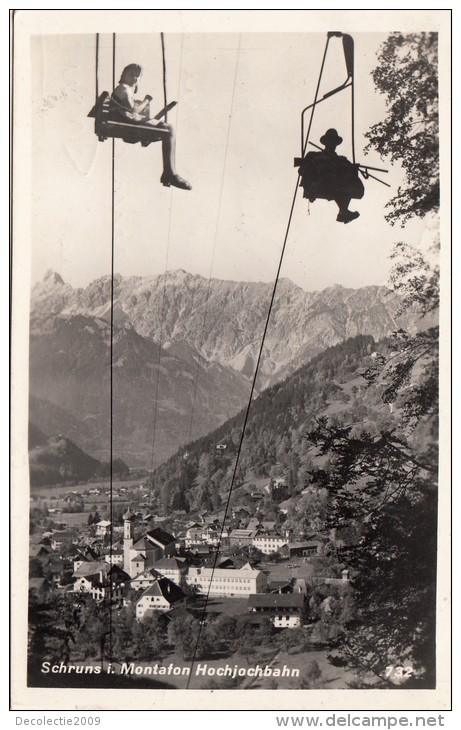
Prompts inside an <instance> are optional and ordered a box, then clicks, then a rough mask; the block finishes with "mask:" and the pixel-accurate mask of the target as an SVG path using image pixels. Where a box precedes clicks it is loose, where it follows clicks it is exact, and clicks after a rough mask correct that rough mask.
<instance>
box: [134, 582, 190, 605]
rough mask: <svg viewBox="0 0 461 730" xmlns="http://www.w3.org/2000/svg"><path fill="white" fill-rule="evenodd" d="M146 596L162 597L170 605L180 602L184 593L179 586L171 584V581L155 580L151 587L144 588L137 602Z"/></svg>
mask: <svg viewBox="0 0 461 730" xmlns="http://www.w3.org/2000/svg"><path fill="white" fill-rule="evenodd" d="M146 596H159V597H163V598H165V599H166V600H167V601H168V603H170V604H172V603H175V602H176V601H181V600H182V599H183V598H184V593H183V591H182V590H181V589H180V588H179V586H177V585H176V584H175V583H173V581H171V580H168V578H157V580H156V581H155V582H154V583H152V585H151V586H149V587H148V588H146V590H145V591H144V593H143V594H142V596H141V598H140V599H139V600H140V601H142V599H143V598H144V597H146Z"/></svg>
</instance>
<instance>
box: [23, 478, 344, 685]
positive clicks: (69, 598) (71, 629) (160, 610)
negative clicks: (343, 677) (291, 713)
mask: <svg viewBox="0 0 461 730" xmlns="http://www.w3.org/2000/svg"><path fill="white" fill-rule="evenodd" d="M283 482H284V480H283V479H266V480H258V485H257V486H256V485H255V484H254V483H253V484H252V485H251V487H250V488H249V489H250V491H247V492H245V496H246V499H245V500H243V501H245V502H246V504H238V505H237V506H234V507H233V508H232V509H230V510H229V511H228V514H227V515H226V514H225V510H224V508H221V509H220V510H217V511H213V510H209V511H208V510H202V511H200V512H196V513H186V512H185V510H176V511H174V512H173V513H172V514H171V516H169V517H168V518H166V517H161V516H159V515H158V514H157V513H156V509H155V506H156V500H155V498H153V499H151V494H150V490H149V487H148V486H146V485H145V484H144V483H141V484H139V482H137V483H131V485H130V486H129V487H128V488H127V487H126V486H123V483H118V484H117V485H115V486H114V488H113V494H112V520H111V519H109V517H110V511H109V504H110V496H111V495H110V490H109V489H108V488H107V487H108V485H107V484H100V485H97V484H96V485H95V484H93V485H91V486H87V487H86V488H84V487H83V485H80V486H78V487H77V488H73V489H67V490H64V488H62V489H61V490H59V489H58V494H57V493H56V489H57V488H56V487H55V489H54V491H53V490H49V492H48V494H51V495H54V499H51V500H50V499H48V500H47V501H46V503H45V502H44V498H43V489H42V490H39V491H40V493H39V494H38V495H37V494H36V495H35V497H34V499H33V500H32V502H31V504H32V511H31V514H32V525H31V529H32V534H31V541H30V566H31V568H30V576H31V577H30V579H29V590H30V594H31V599H32V602H33V600H34V599H35V600H36V601H37V602H40V601H44V602H45V603H48V602H50V601H51V602H52V600H53V596H54V597H59V598H60V600H64V602H66V603H67V604H68V605H69V606H71V607H73V611H74V615H75V616H77V615H78V616H80V615H81V614H83V613H85V612H87V611H88V610H91V611H96V612H97V611H98V607H99V608H100V610H101V611H102V612H104V611H105V610H107V609H108V610H109V611H112V612H115V615H116V621H122V620H125V621H129V622H131V624H132V629H133V626H134V625H135V624H137V625H138V626H139V627H140V630H141V634H142V631H143V630H145V632H146V637H147V636H148V634H149V628H148V627H149V625H150V624H152V623H154V624H155V626H156V630H157V632H158V633H159V634H160V635H163V637H164V645H163V646H161V651H160V652H159V654H157V653H156V651H155V649H156V648H157V649H158V648H159V644H160V645H162V643H163V642H162V640H160V642H159V641H158V636H157V640H156V642H154V645H153V647H152V651H151V652H150V653H149V651H146V647H148V645H149V640H148V639H146V647H144V651H143V652H141V653H140V655H139V656H142V658H143V662H144V663H146V662H147V664H149V665H151V664H152V663H153V662H156V661H158V660H159V655H160V657H165V656H167V655H168V649H170V651H171V652H175V656H179V657H180V658H179V659H177V661H179V662H180V663H182V665H183V666H187V664H188V662H189V664H190V662H191V660H192V658H193V656H194V651H193V650H194V647H193V646H191V645H190V644H191V643H192V644H193V642H194V641H195V642H197V641H198V640H199V639H200V641H201V649H200V651H201V653H200V651H199V653H198V658H200V657H201V656H205V657H208V656H211V657H212V658H213V659H214V661H215V663H216V668H218V667H219V665H220V664H221V665H223V662H224V664H226V663H227V664H228V663H229V661H231V662H232V663H234V664H235V663H236V662H237V663H238V662H240V664H241V665H242V667H248V666H251V665H253V666H256V667H257V666H259V665H261V666H266V665H267V666H269V664H270V666H271V667H272V670H271V672H270V673H271V674H272V672H275V676H277V674H278V671H277V667H278V666H279V665H280V666H284V667H286V666H288V667H290V669H289V670H285V675H289V676H288V678H287V679H285V677H283V678H282V679H281V680H280V681H281V686H286V687H293V688H296V687H300V686H304V685H302V682H303V681H304V682H307V683H308V684H309V685H310V686H317V682H318V681H319V680H320V678H321V674H322V671H321V668H320V666H319V663H318V660H317V659H316V657H317V658H318V657H321V658H322V659H323V662H324V663H325V665H326V667H327V678H329V677H331V678H332V671H331V670H333V674H334V668H333V667H329V666H328V662H327V661H326V652H325V651H323V652H322V651H321V650H322V649H324V648H325V646H329V647H331V641H330V639H331V635H334V631H335V629H334V624H335V622H336V621H337V618H338V606H340V605H341V610H342V611H344V605H347V596H348V593H349V577H348V570H347V567H346V566H345V564H344V563H343V562H341V558H340V555H341V549H342V547H343V541H341V540H339V539H336V536H335V534H325V533H316V532H311V533H307V532H306V531H305V530H304V531H303V530H300V531H298V532H295V531H293V530H292V529H290V528H289V527H286V526H285V527H284V514H283V503H282V509H281V510H280V514H279V515H278V516H277V518H276V519H272V520H268V519H264V516H263V515H264V513H263V512H261V504H262V503H263V502H264V500H265V499H267V498H268V497H269V496H270V493H271V491H272V490H280V489H283V486H284V483H283ZM59 491H60V493H61V494H60V496H58V495H59ZM251 503H253V508H251ZM50 504H54V505H58V506H54V507H50V506H49V505H50ZM44 505H45V506H44ZM94 508H96V509H94ZM89 509H93V512H89V511H88V510H89ZM74 510H81V511H74ZM100 512H102V514H103V515H104V518H103V517H101V514H100ZM45 513H47V514H45ZM108 513H109V514H108ZM255 515H260V517H258V516H255ZM342 604H344V605H342ZM89 606H91V609H89ZM122 614H124V618H123V619H122V618H121V617H122ZM125 614H126V615H125ZM188 621H189V623H190V628H191V634H190V637H189V641H187V639H185V637H184V636H181V632H179V634H180V635H179V636H176V635H174V634H175V632H174V630H173V628H172V627H174V626H175V625H182V626H183V629H184V625H187V623H188ZM80 625H81V621H80V618H79V619H77V622H76V625H75V623H74V624H72V622H68V625H67V629H68V635H67V636H66V634H65V632H64V634H63V636H62V639H60V640H57V643H56V650H57V654H56V656H60V657H61V658H62V655H63V646H64V648H65V649H66V650H67V651H64V654H65V655H66V666H67V665H68V663H69V662H70V664H71V665H73V664H75V663H76V664H77V665H78V664H81V665H82V664H85V665H87V666H88V663H90V665H91V663H94V664H95V665H98V666H99V665H100V664H101V663H102V666H104V663H106V664H107V661H106V662H105V658H107V660H109V659H110V657H108V656H107V657H105V655H104V651H103V649H102V648H99V647H98V638H99V637H98V636H94V637H93V639H94V642H95V651H94V652H93V655H91V652H90V654H89V655H87V656H84V653H83V654H80V655H79V652H78V651H75V649H74V646H76V645H77V644H78V639H77V637H76V634H77V633H78V632H79V629H80ZM199 627H200V628H199ZM63 628H65V627H64V625H63ZM97 630H98V629H96V631H97ZM198 631H199V632H200V634H202V635H201V636H200V637H199V636H198V633H197V632H198ZM332 631H333V634H332V633H331V632H332ZM162 632H163V634H162ZM207 633H208V634H210V633H211V634H212V635H213V637H214V641H211V642H210V643H211V644H213V643H214V644H215V647H214V648H215V649H216V647H219V652H217V656H216V657H213V653H214V651H213V648H212V646H208V648H207V646H205V647H203V646H202V645H203V644H207V643H208V642H206V640H205V639H206V634H207ZM242 637H246V639H245V642H243V643H246V646H243V645H242ZM326 639H327V641H325V640H326ZM168 642H171V643H170V645H168ZM184 643H185V644H188V643H189V645H184ZM333 644H334V642H333ZM210 649H211V651H210ZM306 651H308V652H311V653H312V652H314V653H313V655H312V656H313V657H314V658H313V660H312V661H311V662H310V663H309V661H307V666H309V667H310V674H311V675H312V676H311V677H310V678H307V679H306V677H304V678H303V676H304V674H305V668H306V656H305V652H306ZM165 652H166V654H165ZM282 652H283V661H282ZM303 655H304V663H303V660H302V657H303ZM75 656H77V659H75ZM125 656H126V658H127V659H129V658H132V657H133V656H136V651H135V652H134V654H133V651H132V652H131V654H130V653H129V652H128V653H126V654H125ZM244 656H245V658H243V657H244ZM229 657H231V659H229ZM118 659H119V666H123V663H122V661H121V660H122V656H119V657H118ZM60 661H61V659H60ZM165 661H166V659H165ZM37 662H38V663H40V661H39V658H37ZM138 663H139V662H138ZM268 663H269V664H268ZM114 666H115V667H117V662H115V663H114ZM210 667H211V665H210ZM82 671H83V670H82ZM122 671H123V670H122ZM139 671H140V672H141V669H140V670H139ZM209 671H210V673H211V675H212V676H213V674H214V669H213V668H211V669H210V670H209ZM245 671H247V670H246V669H242V675H243V674H244V673H245ZM250 671H251V670H250ZM268 672H269V669H268V670H267V672H266V673H268ZM336 675H337V672H336ZM336 675H335V676H336ZM218 676H219V672H218ZM173 679H174V678H173ZM324 679H325V677H324ZM207 680H208V682H209V681H210V679H209V677H208V678H207V677H205V678H203V679H202V681H201V683H200V684H199V685H197V686H207V685H206V681H207ZM212 681H213V680H212ZM235 681H237V680H235V679H232V680H226V679H224V680H222V682H223V684H222V686H224V687H226V686H232V682H235ZM245 681H246V682H247V683H248V679H247V680H245ZM260 681H261V680H260ZM265 681H266V684H267V682H268V681H270V682H272V683H274V679H273V678H272V679H271V680H265ZM331 681H334V680H333V679H331ZM254 682H255V681H254V680H253V683H254ZM300 682H301V684H300ZM179 686H181V685H179ZM258 686H261V685H260V684H259V685H258ZM263 686H266V685H263ZM339 686H341V685H339Z"/></svg>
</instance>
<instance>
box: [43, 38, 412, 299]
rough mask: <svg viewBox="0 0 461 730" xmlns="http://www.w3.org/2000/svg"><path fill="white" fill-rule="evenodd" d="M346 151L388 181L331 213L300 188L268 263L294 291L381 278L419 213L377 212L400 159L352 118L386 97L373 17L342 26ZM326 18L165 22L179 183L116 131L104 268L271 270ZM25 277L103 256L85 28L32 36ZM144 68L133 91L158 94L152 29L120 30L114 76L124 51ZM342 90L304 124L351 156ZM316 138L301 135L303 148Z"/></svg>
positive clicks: (233, 275) (332, 81) (338, 73)
mask: <svg viewBox="0 0 461 730" xmlns="http://www.w3.org/2000/svg"><path fill="white" fill-rule="evenodd" d="M353 36H354V41H355V102H356V107H355V116H356V122H355V123H356V157H357V161H363V162H365V164H369V165H373V166H376V167H386V168H388V169H389V173H388V174H387V175H384V174H383V175H381V177H382V178H383V179H385V180H386V182H388V183H390V184H391V188H388V187H385V186H384V185H380V184H379V183H378V182H375V181H373V180H369V181H368V182H366V183H365V186H366V191H365V196H364V197H363V198H362V200H359V201H352V203H351V206H350V207H351V209H353V210H358V211H359V212H360V218H358V219H357V220H356V221H353V222H352V223H351V224H349V225H344V224H340V223H337V222H336V214H337V208H336V205H335V203H334V202H327V201H320V200H318V201H316V202H315V203H313V204H310V205H309V204H308V202H307V201H306V200H305V199H303V197H302V189H299V192H298V196H297V200H296V205H295V209H294V214H293V219H292V222H291V226H290V230H289V235H288V240H287V245H286V250H285V255H284V259H283V266H282V271H281V276H284V277H287V278H289V279H291V280H292V281H294V282H295V283H296V284H298V285H299V286H300V287H302V288H303V289H305V290H307V291H314V290H321V289H324V288H326V287H328V286H333V285H335V284H341V285H343V286H346V287H354V288H355V287H360V286H365V285H369V284H384V283H386V281H387V278H388V271H389V267H390V262H389V254H390V252H391V249H392V246H393V243H394V242H396V241H398V240H405V241H408V242H409V243H412V244H415V245H418V243H419V242H420V241H421V239H422V237H423V236H424V223H422V222H421V221H416V222H412V223H410V224H409V225H408V226H407V227H406V228H405V229H404V230H402V229H399V228H398V227H391V226H390V225H389V224H387V223H386V221H385V219H384V216H385V214H386V209H385V205H386V203H387V202H388V200H389V199H390V197H392V196H393V195H395V192H396V190H397V188H398V185H399V182H400V181H401V180H402V173H401V170H400V169H399V167H398V166H391V165H390V164H389V162H388V161H383V160H381V159H380V158H379V157H378V155H377V154H376V153H373V152H370V154H368V155H367V156H366V157H365V155H364V153H363V148H364V146H365V144H366V140H365V137H364V134H365V132H366V131H367V130H368V129H369V128H370V126H371V125H372V124H374V123H376V122H378V121H379V120H381V119H382V118H383V116H384V115H385V113H386V107H385V99H384V97H383V96H381V95H380V94H378V93H377V92H376V90H375V88H374V85H373V81H372V78H371V71H372V69H373V68H374V67H375V65H376V54H377V51H378V49H379V47H380V45H381V44H382V43H383V41H384V40H385V39H386V37H387V34H386V33H383V34H381V33H376V32H372V33H354V34H353ZM325 42H326V33H292V32H280V33H254V32H249V33H185V34H179V33H166V34H165V45H166V59H167V89H168V99H169V100H177V101H178V102H179V103H178V105H177V107H175V109H174V110H173V111H172V112H171V113H170V114H169V118H168V121H169V122H170V123H172V124H173V125H174V127H175V129H176V136H177V151H176V159H177V170H178V173H179V174H180V175H181V176H183V177H185V178H186V179H187V180H189V181H190V183H191V184H192V186H193V189H192V191H183V190H178V189H173V188H164V187H163V186H162V185H160V182H159V179H160V175H161V172H162V166H161V145H160V144H152V145H150V146H149V147H147V148H141V146H140V145H127V144H124V143H123V142H122V141H119V140H117V141H116V145H115V271H116V272H118V273H121V274H122V275H125V276H131V275H143V276H147V275H158V274H162V273H163V272H164V271H166V270H170V271H171V270H175V269H179V268H181V269H184V270H186V271H188V272H190V273H193V274H200V275H202V276H205V277H206V278H208V277H210V276H211V277H213V278H219V279H231V280H239V281H243V280H245V281H273V280H274V277H275V274H276V271H277V267H278V262H279V258H280V254H281V250H282V244H283V240H284V236H285V231H286V227H287V224H288V216H289V212H290V207H291V202H292V198H293V194H294V192H295V188H296V180H297V169H296V168H295V167H294V166H293V158H294V157H295V156H299V155H300V147H301V142H300V112H301V110H302V109H303V108H304V107H305V106H307V105H308V104H310V103H311V102H312V101H313V98H314V94H315V87H316V84H317V80H318V74H319V70H320V64H321V60H322V55H323V50H324V46H325ZM31 48H32V68H33V74H32V117H31V118H32V165H33V167H32V190H33V205H32V232H33V244H32V248H33V256H32V283H34V282H35V281H37V280H40V279H41V278H43V276H44V274H45V272H46V271H47V270H48V269H53V270H55V271H57V272H58V273H59V274H60V275H61V276H62V277H63V279H64V280H65V281H66V282H69V283H71V284H72V285H74V286H86V285H87V284H88V283H89V282H90V281H92V280H94V279H96V278H98V277H100V276H103V275H106V274H109V273H110V266H111V159H112V144H111V141H110V140H107V141H105V142H104V143H101V142H99V141H98V139H97V137H96V135H95V134H94V121H93V120H92V119H90V118H88V117H87V114H88V112H89V111H90V109H91V107H92V105H93V103H94V97H95V35H90V34H78V33H76V34H65V35H63V34H57V35H53V36H52V35H40V36H34V37H33V38H32V46H31ZM133 62H136V63H139V64H141V66H142V67H143V75H142V77H141V80H140V84H139V97H140V98H141V99H142V98H143V97H144V95H145V94H146V93H150V94H151V95H152V96H153V97H154V101H153V106H154V108H155V109H161V108H162V106H163V90H162V57H161V42H160V34H159V33H145V34H134V33H126V34H120V33H118V34H117V36H116V76H117V79H118V77H119V75H120V73H121V71H122V69H123V67H124V66H125V65H126V64H128V63H133ZM346 75H347V74H346V69H345V63H344V56H343V53H342V44H341V41H340V40H339V39H333V40H332V41H331V43H330V51H329V54H328V57H327V62H326V66H325V73H324V81H323V83H322V87H321V90H320V94H321V95H322V94H323V93H324V92H325V91H328V90H330V89H332V88H334V87H336V86H338V85H339V84H341V83H342V82H343V81H345V79H346ZM111 87H112V36H111V35H110V34H108V33H104V34H101V36H100V60H99V92H100V93H101V91H103V90H108V91H111ZM349 92H350V90H345V91H343V92H341V93H340V94H337V95H336V96H335V97H333V98H332V99H330V100H329V101H326V102H325V103H323V104H322V105H320V106H319V107H318V110H317V111H316V114H315V116H314V123H313V127H312V134H311V139H312V141H314V142H316V143H317V144H319V140H320V137H321V136H322V134H323V133H324V132H325V131H326V129H328V128H329V127H335V128H336V129H337V130H338V132H339V134H340V135H341V136H342V137H343V139H344V142H343V144H342V145H341V146H340V147H338V149H337V152H338V153H339V154H344V155H346V156H348V157H350V156H351V121H350V108H351V107H350V93H349ZM312 149H313V148H312Z"/></svg>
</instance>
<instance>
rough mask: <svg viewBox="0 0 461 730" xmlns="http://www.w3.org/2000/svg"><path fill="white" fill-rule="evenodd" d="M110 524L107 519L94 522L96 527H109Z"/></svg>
mask: <svg viewBox="0 0 461 730" xmlns="http://www.w3.org/2000/svg"><path fill="white" fill-rule="evenodd" d="M110 524H111V523H110V521H109V520H101V522H97V523H96V527H109V525H110Z"/></svg>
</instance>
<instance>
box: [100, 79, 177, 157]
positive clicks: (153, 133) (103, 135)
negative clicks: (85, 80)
mask: <svg viewBox="0 0 461 730" xmlns="http://www.w3.org/2000/svg"><path fill="white" fill-rule="evenodd" d="M88 116H89V117H94V131H95V134H96V136H97V137H98V139H99V141H100V142H104V141H105V140H106V139H112V138H117V139H122V140H123V141H124V142H127V144H136V143H137V142H140V144H141V146H142V147H147V145H149V144H151V142H159V141H160V140H161V139H162V138H163V137H165V136H166V135H168V134H169V132H168V130H166V129H158V128H157V127H153V126H152V125H150V124H137V123H135V122H133V123H130V122H121V121H119V120H117V119H114V118H113V115H112V112H111V108H110V94H109V92H108V91H103V92H102V94H100V96H99V97H98V99H97V101H96V103H95V105H94V106H93V108H92V109H91V111H90V112H89V114H88Z"/></svg>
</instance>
